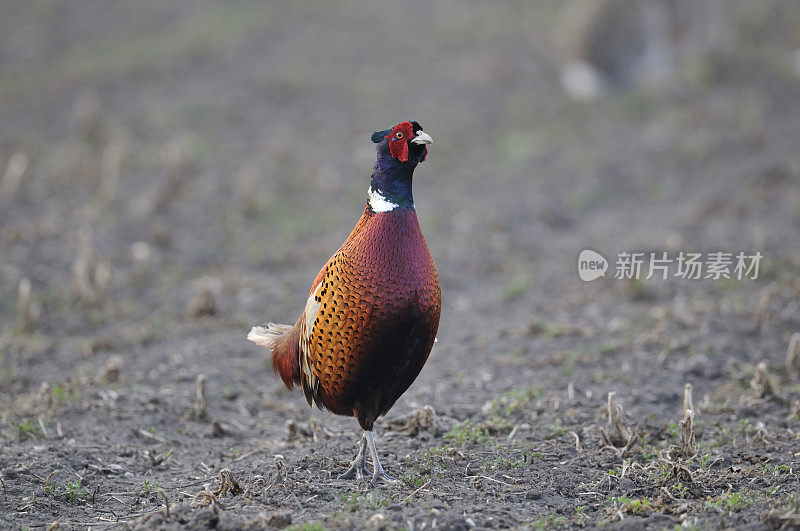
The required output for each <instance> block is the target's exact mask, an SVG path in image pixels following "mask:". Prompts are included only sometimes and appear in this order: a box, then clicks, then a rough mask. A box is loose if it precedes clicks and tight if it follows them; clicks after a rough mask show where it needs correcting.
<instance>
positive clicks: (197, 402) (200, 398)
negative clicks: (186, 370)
mask: <svg viewBox="0 0 800 531" xmlns="http://www.w3.org/2000/svg"><path fill="white" fill-rule="evenodd" d="M207 385H208V379H207V378H206V375H205V374H200V375H198V376H197V382H196V391H195V399H194V404H193V405H192V418H194V419H203V418H205V417H206V415H207V413H208V412H207V411H206V406H207V401H206V387H207Z"/></svg>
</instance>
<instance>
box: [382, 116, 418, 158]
mask: <svg viewBox="0 0 800 531" xmlns="http://www.w3.org/2000/svg"><path fill="white" fill-rule="evenodd" d="M386 138H388V139H389V153H390V154H391V155H392V157H394V158H396V159H397V160H399V161H400V162H406V161H408V141H409V140H411V139H412V138H414V126H413V125H412V124H411V122H403V123H400V124H397V125H396V126H394V127H393V128H392V130H391V131H390V132H389V134H388V135H386Z"/></svg>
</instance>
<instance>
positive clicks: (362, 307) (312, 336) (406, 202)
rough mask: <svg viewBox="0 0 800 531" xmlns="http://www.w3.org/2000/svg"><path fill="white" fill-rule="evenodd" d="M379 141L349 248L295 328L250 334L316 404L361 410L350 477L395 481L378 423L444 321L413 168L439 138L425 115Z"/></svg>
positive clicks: (332, 262) (326, 272)
mask: <svg viewBox="0 0 800 531" xmlns="http://www.w3.org/2000/svg"><path fill="white" fill-rule="evenodd" d="M372 140H373V142H375V143H377V144H378V157H377V161H376V163H375V168H374V170H373V174H372V178H371V183H370V188H369V190H368V196H367V204H366V206H365V208H364V212H363V214H362V215H361V218H360V219H359V221H358V223H357V224H356V226H355V228H354V229H353V231H352V232H351V233H350V235H349V236H348V238H347V239H346V240H345V242H344V243H343V244H342V246H341V247H340V248H339V249H338V250H337V251H336V253H334V255H333V256H332V257H331V258H330V259H329V260H328V262H327V263H326V264H325V266H324V267H323V268H322V269H321V270H320V272H319V274H318V275H317V277H316V278H315V279H314V282H313V283H312V285H311V289H310V290H309V295H308V299H307V301H306V305H305V309H304V311H303V314H302V315H301V316H300V318H299V319H298V320H297V322H296V323H295V325H294V326H293V327H290V326H286V325H275V324H272V323H270V324H269V325H267V326H264V327H254V328H253V330H251V332H250V334H249V335H248V339H250V340H252V341H254V342H256V343H257V344H259V345H262V346H264V347H266V348H268V349H269V350H271V351H272V366H273V369H274V370H275V371H276V372H277V373H278V374H279V375H280V376H281V378H282V379H283V381H284V383H285V384H286V385H287V387H289V388H290V389H291V388H292V386H293V385H296V384H299V385H300V386H301V387H302V390H303V394H304V395H305V397H306V400H307V401H308V403H309V405H311V404H312V403H313V404H316V405H317V406H318V407H320V408H325V409H328V410H330V411H331V412H332V413H335V414H338V415H348V416H354V417H355V418H356V419H357V420H358V422H359V424H360V425H361V427H362V428H363V429H364V432H365V433H364V436H363V438H362V440H361V442H360V444H359V453H358V455H357V456H356V459H354V460H353V462H352V463H351V466H350V469H349V470H348V471H347V472H346V473H345V474H344V477H350V476H358V477H360V476H361V474H362V473H363V470H364V468H365V463H366V453H365V451H366V449H367V447H368V448H369V452H370V454H371V456H372V460H373V465H374V472H373V480H377V479H389V478H388V476H386V475H385V473H384V472H383V469H382V467H381V465H380V462H379V460H378V456H377V451H376V450H375V444H374V440H373V436H372V428H373V425H374V422H375V420H376V419H377V418H378V417H379V416H382V415H384V414H386V412H388V411H389V409H390V408H391V407H392V406H393V405H394V403H395V402H396V401H397V399H398V398H400V396H401V395H402V394H403V393H404V392H405V391H406V390H407V389H408V387H409V386H410V385H411V384H412V382H413V381H414V379H415V378H416V377H417V375H418V374H419V372H420V370H421V369H422V366H423V365H424V364H425V361H426V360H427V358H428V355H429V353H430V351H431V348H432V347H433V343H434V341H435V337H436V331H437V329H438V326H439V314H440V310H441V294H440V289H439V278H438V275H437V273H436V267H435V266H434V264H433V259H432V258H431V255H430V252H429V251H428V247H427V245H426V243H425V238H424V237H423V235H422V231H421V229H420V226H419V222H418V220H417V214H416V210H415V209H414V201H413V196H412V193H411V185H412V178H413V172H414V168H415V167H416V166H417V164H419V163H420V162H422V161H423V160H425V157H426V156H427V145H428V144H430V143H431V142H432V141H433V140H432V139H431V138H430V136H428V135H427V134H426V133H425V132H424V131H423V130H422V127H420V125H419V124H418V123H417V122H403V123H400V124H398V125H396V126H395V127H394V128H392V129H387V130H386V131H380V132H376V133H374V134H373V136H372Z"/></svg>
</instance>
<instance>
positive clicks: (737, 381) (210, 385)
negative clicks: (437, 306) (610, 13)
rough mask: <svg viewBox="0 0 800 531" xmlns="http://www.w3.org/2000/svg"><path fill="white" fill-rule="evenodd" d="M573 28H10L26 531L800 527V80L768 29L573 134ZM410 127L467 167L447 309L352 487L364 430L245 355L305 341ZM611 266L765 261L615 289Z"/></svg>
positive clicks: (7, 296)
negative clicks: (267, 344)
mask: <svg viewBox="0 0 800 531" xmlns="http://www.w3.org/2000/svg"><path fill="white" fill-rule="evenodd" d="M557 8H558V3H555V2H541V3H534V4H528V3H522V2H519V3H516V2H508V3H491V4H489V3H479V2H458V3H454V2H435V3H434V2H402V3H385V4H384V3H372V2H355V3H347V4H346V5H341V6H337V8H335V9H332V8H331V7H330V6H329V5H327V4H325V5H323V4H308V3H301V2H294V3H270V4H251V3H244V2H225V3H218V2H211V1H206V2H202V3H198V2H188V1H178V2H169V3H162V2H155V1H149V0H148V1H142V2H135V3H127V2H125V3H112V4H109V3H106V2H97V1H75V2H9V3H4V5H3V7H2V12H3V14H2V16H0V116H1V118H0V122H1V123H2V127H0V179H2V181H0V183H2V184H0V298H1V299H2V302H0V444H1V446H0V527H8V528H41V527H45V526H48V525H51V524H54V523H58V524H59V526H60V528H62V529H73V528H85V527H89V526H91V527H93V528H98V527H106V526H108V527H123V526H126V527H130V528H134V529H140V528H141V529H150V528H161V529H180V528H187V527H188V528H208V527H216V528H220V529H239V528H248V527H255V528H263V527H286V526H293V527H294V528H296V529H317V528H354V527H363V526H375V527H384V528H408V529H423V528H432V527H443V528H446V529H467V528H470V527H478V528H519V527H525V526H529V527H548V528H549V527H557V526H565V527H577V526H589V527H599V526H613V527H621V528H640V527H649V528H659V529H661V528H671V527H673V526H676V525H684V526H688V527H698V528H725V527H739V528H744V527H747V528H764V527H767V528H779V527H781V526H792V525H794V526H798V525H800V512H798V511H800V497H798V496H799V495H798V488H799V487H800V482H799V481H798V473H799V471H798V465H799V464H800V436H799V434H800V417H799V415H800V383H798V382H799V381H800V377H799V376H798V369H797V368H792V367H787V366H786V359H787V349H788V348H789V343H790V339H791V337H792V334H794V333H797V332H800V280H799V279H800V276H799V275H798V273H799V272H800V158H798V153H800V80H798V77H797V76H796V75H795V74H794V73H793V72H791V70H790V68H789V66H788V65H789V61H788V57H789V56H788V55H787V53H784V49H783V48H780V46H778V44H779V43H776V42H773V41H772V40H770V37H769V32H768V31H766V32H758V31H755V30H752V28H751V31H750V32H749V33H747V32H745V33H744V34H745V35H746V36H747V38H743V39H742V42H741V43H740V45H739V47H737V48H736V49H735V50H731V52H730V53H729V54H723V55H721V56H720V57H716V56H715V57H713V58H709V59H708V60H706V61H704V62H702V63H701V64H698V65H692V66H691V68H687V70H686V72H682V74H681V75H682V76H683V77H684V78H685V79H684V80H683V81H682V82H681V83H680V87H679V88H675V89H673V90H669V91H667V92H666V93H664V94H659V95H657V94H651V93H645V92H640V91H635V92H630V93H620V94H612V95H610V96H608V97H606V98H604V99H602V100H599V101H595V102H574V101H570V100H568V99H566V98H565V97H564V96H563V95H562V94H561V92H560V90H559V87H558V83H557V79H556V75H555V67H554V59H553V53H552V50H551V43H550V37H551V33H552V30H551V28H552V27H553V24H554V22H553V21H554V16H555V15H554V14H555V12H556V11H557ZM743 24H744V23H743ZM748 27H749V26H748ZM403 120H418V121H420V122H421V123H422V124H423V126H424V127H425V129H426V131H427V132H429V133H430V134H431V135H432V136H433V137H434V138H435V139H436V143H435V144H433V146H431V149H430V154H429V156H428V161H426V162H425V164H423V165H421V166H420V167H419V168H418V170H417V173H416V176H417V177H416V183H415V194H416V197H415V200H416V205H417V211H418V215H419V217H420V220H421V223H422V226H423V231H424V233H425V235H426V237H427V240H428V244H429V247H430V249H431V252H432V254H433V256H434V259H435V261H436V264H437V267H438V269H439V273H440V277H441V282H442V291H443V300H444V309H443V313H442V322H441V328H440V332H439V336H438V339H439V341H438V343H437V344H436V346H435V347H434V350H433V353H432V355H431V358H430V360H429V362H428V364H427V365H426V367H425V369H424V370H423V372H422V374H421V375H420V377H419V378H418V380H417V381H416V382H415V383H414V385H413V386H412V387H411V389H410V390H409V391H408V392H407V393H406V394H405V395H404V397H403V398H402V399H401V400H400V401H399V402H398V404H397V405H396V406H395V408H394V409H393V410H392V412H391V413H390V414H389V418H388V419H385V420H384V421H382V422H380V424H379V426H377V427H376V439H377V444H378V448H379V450H380V452H381V455H382V460H383V463H384V465H385V467H386V469H387V472H388V473H389V474H391V475H393V476H395V477H397V478H398V479H400V482H399V483H397V484H391V485H378V486H373V485H371V484H369V483H368V482H365V481H361V482H357V481H344V480H337V479H336V477H337V475H338V474H339V473H341V472H342V471H343V470H344V469H345V468H346V465H347V462H348V461H349V460H350V459H351V458H352V455H353V454H354V452H355V444H356V441H357V440H358V437H359V435H360V434H359V430H358V426H357V423H356V422H355V421H354V420H353V419H347V418H341V417H333V416H331V415H328V414H326V413H323V412H320V411H316V410H311V409H309V408H308V407H307V405H306V403H305V401H304V399H303V397H302V394H301V393H297V392H295V393H290V392H289V391H287V390H286V389H285V388H284V387H283V385H282V384H281V382H280V380H279V379H278V378H277V377H276V376H274V375H273V374H272V373H271V371H270V370H269V368H268V366H267V363H266V359H265V353H264V352H263V350H261V349H259V348H258V347H256V346H254V345H252V344H250V343H248V342H247V341H246V340H245V335H246V333H247V331H248V329H249V327H250V325H251V324H254V323H259V322H263V321H266V320H271V321H276V322H286V323H290V322H294V319H295V318H296V317H297V315H298V314H299V312H300V311H301V310H302V306H303V304H304V301H305V298H306V295H307V289H308V285H309V283H310V281H311V280H312V279H313V277H314V275H315V274H316V272H317V270H318V268H319V267H320V265H321V264H322V263H323V262H324V260H325V259H327V257H328V256H329V255H330V254H331V252H332V251H333V250H335V248H336V247H337V246H338V245H339V243H340V242H341V240H342V239H343V238H344V237H345V236H346V234H347V233H348V231H349V230H350V228H352V225H353V223H354V222H355V220H356V219H357V218H358V216H359V214H360V212H361V209H362V208H363V204H364V200H365V193H366V188H367V185H368V178H369V170H370V168H371V165H372V162H373V160H374V158H373V157H374V152H373V145H372V144H371V143H370V142H369V135H370V133H371V132H372V131H373V130H376V129H384V128H386V127H390V126H391V125H393V124H394V123H397V122H399V121H403ZM17 177H18V178H17ZM585 248H590V249H594V250H596V251H598V252H600V253H602V254H604V255H605V256H606V257H609V258H610V259H612V260H613V257H614V256H616V254H617V253H618V252H620V251H623V250H635V251H644V252H650V251H657V252H661V251H668V252H670V253H677V252H679V251H682V250H684V251H702V252H712V251H731V252H738V251H746V252H749V253H752V252H756V251H760V252H761V253H762V254H763V256H764V259H763V262H762V267H761V270H760V272H759V276H758V278H757V279H755V280H742V281H738V280H724V279H722V280H698V281H690V280H681V279H675V278H671V279H670V280H659V279H651V280H647V281H623V280H616V279H614V278H613V276H611V275H607V276H606V278H603V279H598V280H595V281H593V282H589V283H586V282H582V281H581V280H580V279H579V278H578V275H577V268H576V266H577V256H578V253H579V252H580V251H581V250H582V249H585ZM612 267H613V266H612ZM23 279H28V282H29V283H30V296H27V297H26V296H25V294H24V293H23V296H22V297H20V296H19V290H20V284H21V283H22V284H23V286H22V290H23V292H24V291H25V289H26V288H25V285H24V284H25V282H24V281H23ZM798 350H800V347H798ZM798 356H800V352H798ZM762 361H763V362H764V364H765V365H764V366H763V367H762V369H765V370H766V378H767V380H766V382H767V383H768V385H766V384H765V380H764V379H763V373H762V374H761V376H759V377H757V375H756V373H757V372H758V371H757V369H756V366H757V365H758V364H759V363H760V362H762ZM201 375H202V376H201ZM687 383H688V384H692V387H693V400H692V404H691V406H692V411H693V414H694V418H693V421H692V430H691V431H692V432H693V439H692V438H689V439H688V440H687V439H686V437H685V436H684V433H685V432H688V430H686V429H685V428H686V426H685V423H684V424H682V423H681V421H682V420H683V419H684V415H685V412H684V390H685V384H687ZM610 392H613V393H615V395H614V396H615V397H616V399H617V401H618V402H619V403H620V404H621V406H622V409H623V413H622V417H621V419H620V422H621V424H620V431H619V432H618V431H617V429H616V428H615V427H614V426H613V425H612V424H609V418H608V416H609V415H608V408H607V401H608V396H609V393H610ZM431 408H432V410H435V416H434V415H433V414H432V410H431Z"/></svg>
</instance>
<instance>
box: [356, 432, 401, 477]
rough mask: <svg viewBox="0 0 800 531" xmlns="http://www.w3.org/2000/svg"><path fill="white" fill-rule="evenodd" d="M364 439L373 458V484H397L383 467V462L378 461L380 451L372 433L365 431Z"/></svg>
mask: <svg viewBox="0 0 800 531" xmlns="http://www.w3.org/2000/svg"><path fill="white" fill-rule="evenodd" d="M364 438H365V439H366V441H367V445H368V446H369V454H370V456H372V484H373V485H374V484H376V483H379V482H381V481H386V482H387V483H395V482H397V480H396V479H394V478H393V477H391V476H390V475H388V474H387V473H386V472H385V471H384V470H383V467H382V466H381V461H380V459H378V450H377V449H376V448H375V438H374V437H373V436H372V431H365V432H364Z"/></svg>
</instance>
